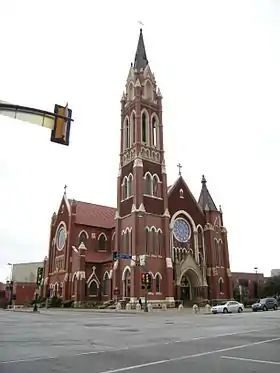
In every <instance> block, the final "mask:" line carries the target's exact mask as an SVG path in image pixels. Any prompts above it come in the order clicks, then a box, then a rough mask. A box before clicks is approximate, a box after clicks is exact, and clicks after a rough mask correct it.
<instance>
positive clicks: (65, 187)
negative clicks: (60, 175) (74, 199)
mask: <svg viewBox="0 0 280 373" xmlns="http://www.w3.org/2000/svg"><path fill="white" fill-rule="evenodd" d="M66 189H67V185H66V184H65V185H64V195H65V196H66Z"/></svg>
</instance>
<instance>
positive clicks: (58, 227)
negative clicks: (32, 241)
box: [53, 220, 68, 251]
mask: <svg viewBox="0 0 280 373" xmlns="http://www.w3.org/2000/svg"><path fill="white" fill-rule="evenodd" d="M62 227H63V228H64V230H65V242H64V245H63V247H62V249H60V250H59V249H58V247H57V235H58V232H59V230H60V229H61V228H62ZM67 238H68V232H67V225H66V223H65V221H63V220H62V221H61V222H60V223H59V224H58V226H57V228H56V231H55V236H54V241H53V242H54V247H55V249H56V250H58V251H62V250H64V249H65V246H66V244H67Z"/></svg>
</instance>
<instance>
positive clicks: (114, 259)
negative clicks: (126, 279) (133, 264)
mask: <svg viewBox="0 0 280 373" xmlns="http://www.w3.org/2000/svg"><path fill="white" fill-rule="evenodd" d="M117 260H118V253H117V252H116V251H114V252H113V261H114V262H116V261H117Z"/></svg>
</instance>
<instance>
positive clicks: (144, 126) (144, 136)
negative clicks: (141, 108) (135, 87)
mask: <svg viewBox="0 0 280 373" xmlns="http://www.w3.org/2000/svg"><path fill="white" fill-rule="evenodd" d="M141 128H142V142H143V143H145V144H146V142H147V115H146V113H145V112H144V113H143V114H142V126H141Z"/></svg>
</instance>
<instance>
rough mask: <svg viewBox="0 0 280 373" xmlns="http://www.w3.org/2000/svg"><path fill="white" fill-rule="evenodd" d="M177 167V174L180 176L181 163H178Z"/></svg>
mask: <svg viewBox="0 0 280 373" xmlns="http://www.w3.org/2000/svg"><path fill="white" fill-rule="evenodd" d="M177 167H178V170H179V176H181V175H182V173H181V169H182V167H183V166H182V165H181V163H178V164H177Z"/></svg>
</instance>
